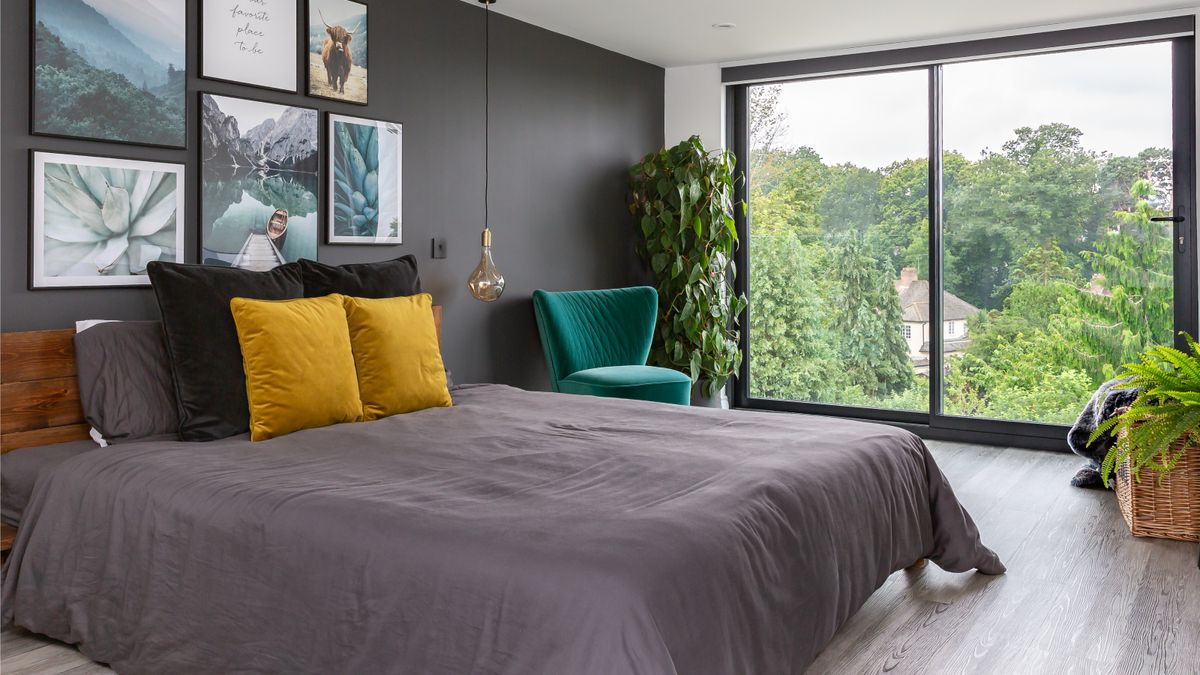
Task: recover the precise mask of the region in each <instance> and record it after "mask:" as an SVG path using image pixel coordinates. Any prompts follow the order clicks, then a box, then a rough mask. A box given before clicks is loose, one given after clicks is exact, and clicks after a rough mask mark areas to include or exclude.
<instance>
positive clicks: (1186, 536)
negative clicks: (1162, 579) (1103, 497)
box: [1117, 441, 1200, 541]
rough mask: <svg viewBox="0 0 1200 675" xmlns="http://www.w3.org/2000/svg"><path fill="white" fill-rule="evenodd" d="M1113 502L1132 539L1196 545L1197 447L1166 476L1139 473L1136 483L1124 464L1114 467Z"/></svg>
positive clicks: (1199, 506) (1199, 513)
mask: <svg viewBox="0 0 1200 675" xmlns="http://www.w3.org/2000/svg"><path fill="white" fill-rule="evenodd" d="M1182 446H1183V441H1180V442H1179V443H1177V444H1176V445H1175V446H1174V448H1173V449H1174V450H1175V451H1178V450H1179V449H1180V448H1181V447H1182ZM1117 502H1118V503H1119V504H1120V505H1121V515H1123V516H1125V523H1126V524H1127V525H1129V531H1130V532H1132V533H1133V536H1135V537H1158V538H1160V539H1176V540H1179V541H1200V447H1197V446H1195V445H1193V446H1191V447H1190V448H1188V449H1187V452H1185V453H1184V454H1183V456H1182V457H1180V458H1179V463H1178V464H1176V465H1175V470H1174V471H1171V472H1170V473H1168V474H1166V475H1163V476H1160V475H1159V474H1156V473H1154V472H1153V471H1143V472H1142V480H1141V481H1140V482H1138V481H1136V480H1133V478H1132V477H1131V476H1130V475H1129V460H1125V461H1124V462H1122V463H1121V465H1120V466H1119V467H1117Z"/></svg>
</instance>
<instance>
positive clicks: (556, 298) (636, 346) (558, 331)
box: [533, 286, 658, 391]
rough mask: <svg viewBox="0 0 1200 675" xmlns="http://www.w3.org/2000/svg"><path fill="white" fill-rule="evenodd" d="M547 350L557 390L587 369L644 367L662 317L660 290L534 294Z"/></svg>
mask: <svg viewBox="0 0 1200 675" xmlns="http://www.w3.org/2000/svg"><path fill="white" fill-rule="evenodd" d="M533 311H534V314H536V315H537V323H538V332H539V333H540V334H541V336H542V350H543V351H544V352H545V353H546V365H547V366H548V367H549V368H550V381H551V384H552V385H553V386H554V391H558V383H559V381H560V380H562V379H563V378H565V377H567V376H569V375H571V374H572V373H577V372H579V371H581V370H587V369H588V368H603V367H607V366H644V365H646V358H647V357H649V356H650V341H651V340H653V339H654V324H655V321H656V320H657V318H658V291H656V290H654V289H653V288H651V287H649V286H634V287H632V288H612V289H607V290H600V291H566V292H560V293H551V292H549V291H542V290H537V291H534V292H533Z"/></svg>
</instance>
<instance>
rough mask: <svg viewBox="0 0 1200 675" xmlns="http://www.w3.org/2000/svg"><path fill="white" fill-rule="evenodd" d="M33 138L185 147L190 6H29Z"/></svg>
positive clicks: (65, 0) (85, 1)
mask: <svg viewBox="0 0 1200 675" xmlns="http://www.w3.org/2000/svg"><path fill="white" fill-rule="evenodd" d="M33 12H34V17H33V21H32V22H31V23H32V33H33V34H32V36H31V41H32V43H33V56H32V58H31V59H30V63H31V66H32V82H31V90H32V95H31V97H30V116H29V119H30V131H31V132H32V133H34V134H40V135H44V136H64V137H69V138H85V139H88V140H95V141H110V142H114V143H135V144H139V145H152V146H159V147H167V148H183V147H187V110H186V108H187V103H186V99H187V1H186V0H148V1H147V2H144V3H130V2H128V0H34V2H33Z"/></svg>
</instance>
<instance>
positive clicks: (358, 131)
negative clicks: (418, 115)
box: [326, 113, 404, 244]
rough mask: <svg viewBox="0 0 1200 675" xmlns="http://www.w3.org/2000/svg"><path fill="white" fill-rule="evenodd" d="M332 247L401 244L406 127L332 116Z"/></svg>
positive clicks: (330, 161)
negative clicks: (341, 245) (336, 245)
mask: <svg viewBox="0 0 1200 675" xmlns="http://www.w3.org/2000/svg"><path fill="white" fill-rule="evenodd" d="M326 147H327V150H328V152H329V169H328V172H327V173H328V176H329V193H328V194H329V235H328V240H329V243H330V244H399V243H401V239H402V237H401V230H402V221H403V208H402V204H403V200H402V199H401V194H402V192H401V183H402V180H401V178H402V167H403V164H404V161H403V159H404V127H403V125H400V124H397V123H394V122H383V121H380V120H368V119H361V118H358V117H347V116H345V115H335V114H333V113H330V114H329V144H328V146H326Z"/></svg>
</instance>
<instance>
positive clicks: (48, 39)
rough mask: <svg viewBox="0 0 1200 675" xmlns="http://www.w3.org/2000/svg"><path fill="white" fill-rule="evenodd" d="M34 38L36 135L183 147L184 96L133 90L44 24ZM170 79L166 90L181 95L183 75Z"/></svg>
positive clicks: (137, 88)
mask: <svg viewBox="0 0 1200 675" xmlns="http://www.w3.org/2000/svg"><path fill="white" fill-rule="evenodd" d="M35 39H36V41H37V44H36V50H37V68H36V69H35V70H34V86H35V87H36V89H37V91H36V97H35V101H36V109H35V110H34V115H35V118H36V126H37V131H39V132H43V133H51V134H62V135H67V136H81V137H85V138H101V139H105V140H113V141H136V142H139V143H153V144H158V145H178V146H182V145H184V144H185V142H186V138H185V135H186V133H185V128H184V127H185V123H184V116H183V108H184V101H183V97H182V96H181V95H171V96H163V97H160V96H157V95H155V93H154V92H152V91H150V90H148V89H143V88H141V87H138V86H135V85H134V84H133V83H131V82H130V81H129V80H128V79H126V77H125V76H124V75H120V74H118V73H115V72H112V71H109V70H101V69H99V68H94V67H92V66H91V65H88V63H87V62H86V61H84V60H83V58H82V57H80V56H79V55H78V54H76V53H75V52H74V51H72V50H71V49H70V48H68V47H67V46H66V45H64V44H63V43H62V41H61V40H59V39H58V37H57V36H55V35H54V34H53V33H51V32H50V31H49V30H47V29H46V27H45V26H44V25H43V24H42V23H40V22H39V23H38V24H37V29H36V36H35ZM169 78H170V80H171V81H170V82H169V83H168V85H165V88H167V89H172V90H173V89H178V90H179V91H180V92H182V91H183V78H184V73H183V71H172V73H171V74H170V75H169ZM172 85H176V86H174V87H173V88H172Z"/></svg>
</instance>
